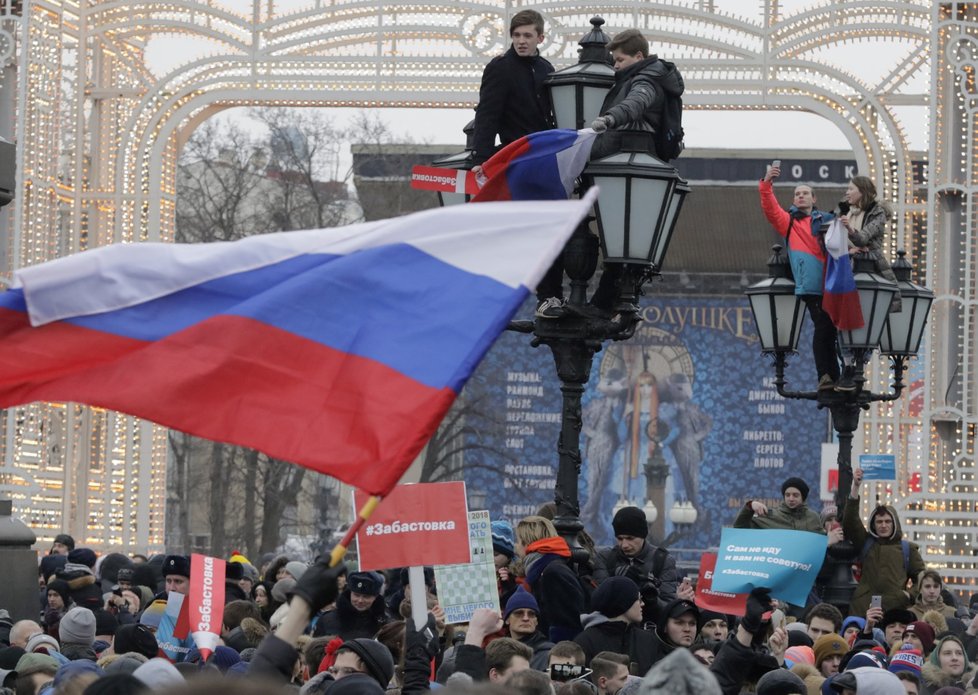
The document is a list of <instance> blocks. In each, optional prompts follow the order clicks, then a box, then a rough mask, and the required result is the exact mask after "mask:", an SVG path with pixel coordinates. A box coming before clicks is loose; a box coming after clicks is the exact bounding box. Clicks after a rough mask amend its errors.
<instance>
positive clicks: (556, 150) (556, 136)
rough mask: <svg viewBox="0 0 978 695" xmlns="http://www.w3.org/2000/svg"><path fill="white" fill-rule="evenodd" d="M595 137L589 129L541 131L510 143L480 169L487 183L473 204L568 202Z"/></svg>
mask: <svg viewBox="0 0 978 695" xmlns="http://www.w3.org/2000/svg"><path fill="white" fill-rule="evenodd" d="M596 136H597V133H595V132H594V131H593V130H591V129H590V128H585V129H584V130H567V129H562V130H544V131H541V132H539V133H531V134H530V135H526V136H524V137H522V138H520V139H519V140H516V141H515V142H511V143H510V144H508V145H506V147H504V148H503V149H501V150H499V152H497V153H496V154H494V155H493V156H492V157H491V158H489V159H488V160H487V161H486V162H485V164H483V165H482V171H483V174H484V175H485V177H486V179H487V181H486V182H485V183H484V184H483V185H482V188H481V189H480V190H479V192H478V193H477V194H476V195H475V196H473V198H472V202H473V203H477V202H483V201H489V200H564V199H567V198H569V197H570V196H571V193H573V192H574V179H576V178H577V177H578V176H580V175H581V172H582V171H584V167H585V166H587V161H588V157H589V156H590V155H591V146H592V145H593V144H594V138H595V137H596Z"/></svg>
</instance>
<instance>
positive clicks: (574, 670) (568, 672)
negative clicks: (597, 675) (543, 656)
mask: <svg viewBox="0 0 978 695" xmlns="http://www.w3.org/2000/svg"><path fill="white" fill-rule="evenodd" d="M590 674H591V669H589V668H584V667H583V666H578V665H577V664H554V665H553V666H551V667H550V680H552V681H555V682H557V683H566V682H567V681H573V680H577V679H579V678H584V677H585V676H589V675H590Z"/></svg>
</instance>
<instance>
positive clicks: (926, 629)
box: [903, 620, 934, 654]
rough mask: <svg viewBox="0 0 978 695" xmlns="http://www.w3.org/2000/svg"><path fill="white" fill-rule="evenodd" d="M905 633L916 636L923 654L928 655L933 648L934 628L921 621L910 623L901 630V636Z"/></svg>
mask: <svg viewBox="0 0 978 695" xmlns="http://www.w3.org/2000/svg"><path fill="white" fill-rule="evenodd" d="M907 633H909V634H911V635H916V636H917V637H918V638H919V639H920V642H921V644H923V645H924V653H925V654H930V652H931V650H932V649H933V648H934V628H933V627H931V624H930V623H925V622H924V621H923V620H917V621H916V622H912V623H910V624H909V625H907V627H906V628H905V629H904V630H903V634H905V635H906V634H907Z"/></svg>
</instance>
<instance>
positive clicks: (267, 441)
mask: <svg viewBox="0 0 978 695" xmlns="http://www.w3.org/2000/svg"><path fill="white" fill-rule="evenodd" d="M592 205H593V196H589V197H586V198H585V199H583V200H574V201H540V202H508V203H494V204H490V205H473V206H456V207H453V208H444V209H436V210H428V211H424V212H420V213H415V214H412V215H408V216H405V217H401V218H396V219H392V220H383V221H380V222H371V223H365V224H358V225H351V226H348V227H342V228H336V229H323V230H312V231H304V232H283V233H277V234H268V235H262V236H254V237H249V238H247V239H243V240H241V241H236V242H230V243H215V244H194V245H186V244H154V243H143V244H121V245H114V246H109V247H105V248H100V249H95V250H93V251H86V252H84V253H80V254H77V255H75V256H70V257H68V258H63V259H59V260H56V261H52V262H49V263H44V264H41V265H38V266H33V267H30V268H23V269H21V270H18V271H17V272H16V273H15V280H16V282H15V287H14V288H13V289H11V290H9V291H7V292H6V293H3V294H2V295H0V340H2V345H3V350H2V351H0V407H10V406H14V405H19V404H22V403H29V402H32V401H38V400H47V401H76V402H80V403H88V404H91V405H95V406H99V407H105V408H111V409H113V410H118V411H121V412H125V413H130V414H132V415H136V416H139V417H143V418H146V419H148V420H152V421H154V422H157V423H159V424H161V425H165V426H169V427H173V428H176V429H179V430H182V431H184V432H188V433H191V434H196V435H199V436H202V437H206V438H209V439H214V440H218V441H223V442H229V443H232V444H239V445H243V446H249V447H254V448H256V449H260V450H262V451H264V452H266V453H267V454H269V455H270V456H274V457H276V458H281V459H284V460H288V461H292V462H295V463H298V464H301V465H303V466H306V467H308V468H311V469H313V470H316V471H319V472H321V473H326V474H328V475H331V476H334V477H336V478H338V479H340V480H343V481H344V482H346V483H349V484H350V485H353V486H355V487H357V488H359V489H361V490H363V491H365V492H368V493H370V494H373V495H384V494H386V493H387V492H388V491H389V490H390V489H391V488H392V487H393V486H394V485H395V484H396V483H397V481H398V479H399V478H400V477H401V475H402V473H403V472H404V470H405V469H406V468H407V467H408V466H409V465H410V464H411V462H412V461H413V460H414V458H415V456H416V455H417V454H418V452H420V450H421V449H422V447H423V446H424V444H425V443H426V442H427V441H428V439H429V438H430V436H431V435H432V434H433V433H434V431H435V429H436V428H437V427H438V424H439V423H440V422H441V420H442V418H443V416H444V414H445V412H446V411H447V410H448V408H449V406H450V405H451V404H452V402H453V401H454V399H455V397H456V396H457V395H458V393H459V391H460V390H461V388H462V386H463V385H464V384H465V382H466V380H467V379H468V378H469V376H470V375H471V373H472V371H473V370H474V369H475V367H476V365H477V364H478V363H479V361H480V360H481V359H482V357H483V356H484V355H485V353H486V351H487V350H488V349H489V347H490V346H491V345H492V343H493V342H494V341H495V340H496V338H497V336H498V335H499V333H500V332H501V331H502V330H503V329H504V328H505V327H506V326H507V324H508V322H509V320H510V319H511V318H512V316H513V315H514V314H515V312H516V311H517V310H518V308H519V307H520V305H521V304H522V303H523V301H524V300H525V299H526V297H527V296H528V295H529V292H530V290H531V289H532V288H534V287H535V286H536V284H537V282H538V281H539V280H540V278H541V277H542V276H543V273H544V272H545V271H546V269H547V268H548V267H549V265H550V263H551V262H552V261H553V259H554V258H555V257H556V256H557V254H558V253H559V252H560V250H561V249H562V248H563V246H564V244H565V242H566V241H567V238H568V237H569V236H570V235H571V233H572V232H573V230H574V228H575V227H576V226H577V225H578V224H579V223H580V221H581V220H582V219H583V218H584V217H585V216H586V215H587V214H588V212H589V210H590V209H591V206H592Z"/></svg>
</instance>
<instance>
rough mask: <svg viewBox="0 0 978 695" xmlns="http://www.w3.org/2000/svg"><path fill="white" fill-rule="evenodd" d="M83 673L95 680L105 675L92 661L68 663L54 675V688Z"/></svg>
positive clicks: (81, 660) (80, 660)
mask: <svg viewBox="0 0 978 695" xmlns="http://www.w3.org/2000/svg"><path fill="white" fill-rule="evenodd" d="M83 673H91V674H92V675H94V676H95V677H96V678H101V677H102V676H104V675H105V671H103V670H102V667H101V666H99V665H98V664H96V663H95V662H94V661H89V660H88V659H78V660H77V661H69V662H68V663H67V664H64V665H63V666H61V667H60V668H59V669H58V672H57V673H56V674H54V687H55V688H57V687H58V686H60V685H61V684H62V683H64V682H66V681H70V680H71V679H72V678H74V677H75V676H80V675H82V674H83Z"/></svg>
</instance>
